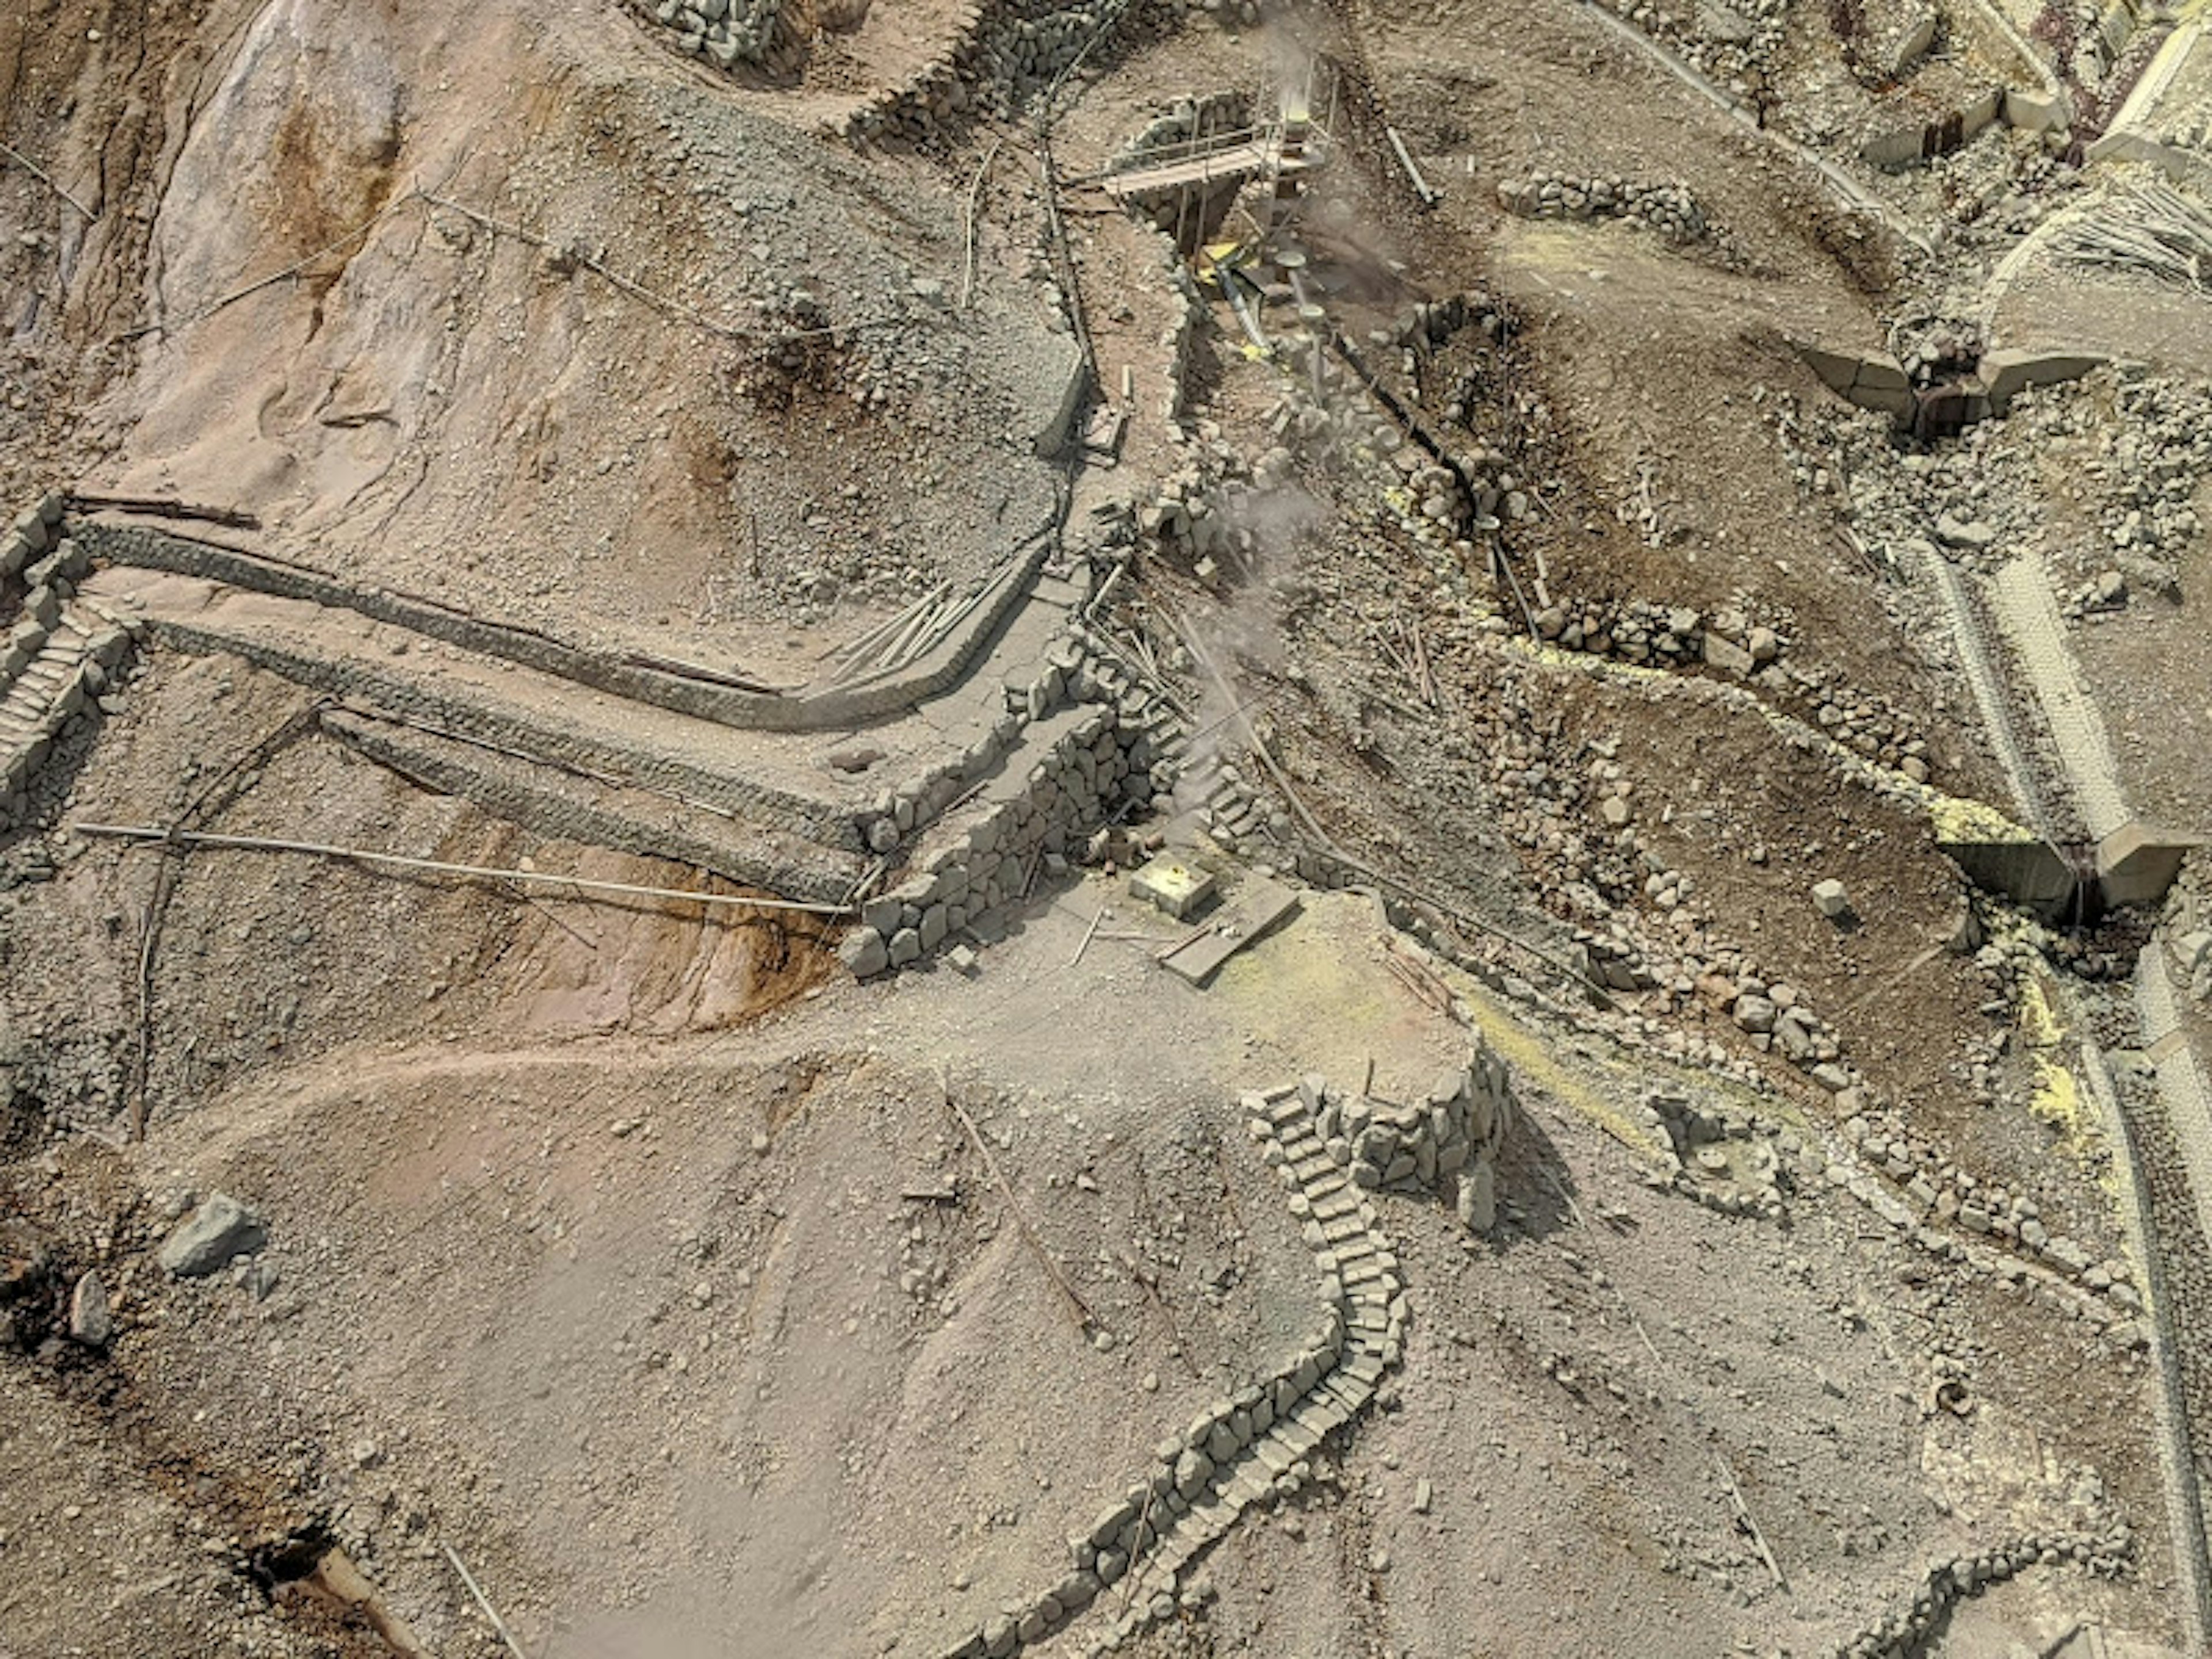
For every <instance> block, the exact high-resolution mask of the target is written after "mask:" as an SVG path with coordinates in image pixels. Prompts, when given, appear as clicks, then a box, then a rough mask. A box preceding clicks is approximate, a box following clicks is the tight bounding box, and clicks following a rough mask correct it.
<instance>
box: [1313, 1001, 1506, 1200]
mask: <svg viewBox="0 0 2212 1659" xmlns="http://www.w3.org/2000/svg"><path fill="white" fill-rule="evenodd" d="M1316 1083H1317V1080H1316V1079H1309V1083H1308V1088H1309V1091H1310V1092H1316V1093H1317V1094H1318V1095H1319V1097H1320V1099H1321V1101H1322V1105H1321V1111H1320V1116H1319V1121H1320V1127H1321V1135H1322V1145H1323V1146H1326V1147H1327V1148H1328V1155H1329V1157H1330V1158H1332V1159H1334V1161H1335V1163H1336V1164H1337V1167H1338V1168H1340V1169H1341V1170H1345V1171H1346V1173H1347V1174H1348V1175H1349V1176H1351V1177H1352V1184H1353V1185H1354V1186H1356V1187H1358V1188H1362V1189H1363V1190H1364V1191H1368V1192H1374V1191H1377V1190H1381V1191H1384V1192H1395V1193H1422V1192H1427V1191H1430V1190H1432V1189H1434V1188H1436V1187H1437V1184H1438V1183H1439V1182H1444V1183H1448V1184H1449V1185H1450V1186H1451V1187H1452V1188H1453V1190H1454V1191H1455V1194H1457V1195H1458V1200H1459V1206H1460V1211H1461V1217H1462V1219H1463V1220H1465V1221H1466V1222H1467V1224H1468V1226H1470V1227H1471V1228H1473V1229H1474V1230H1475V1231H1478V1232H1484V1231H1488V1230H1489V1229H1490V1227H1491V1226H1492V1225H1493V1224H1494V1223H1495V1221H1496V1219H1497V1170H1496V1164H1497V1157H1498V1147H1499V1146H1500V1145H1501V1144H1502V1143H1503V1142H1504V1138H1505V1131H1506V1127H1507V1126H1508V1125H1509V1124H1510V1122H1511V1121H1512V1120H1513V1117H1514V1115H1515V1114H1516V1111H1517V1109H1518V1108H1517V1107H1516V1104H1515V1102H1514V1098H1513V1088H1512V1084H1511V1081H1510V1079H1509V1078H1508V1077H1507V1074H1506V1070H1505V1065H1504V1061H1503V1060H1499V1059H1498V1056H1497V1055H1496V1054H1492V1053H1491V1052H1490V1050H1489V1048H1488V1047H1487V1045H1486V1044H1485V1043H1484V1042H1483V1041H1482V1039H1481V1037H1480V1035H1478V1036H1476V1038H1475V1046H1474V1054H1472V1056H1471V1057H1470V1058H1469V1059H1468V1063H1467V1065H1466V1066H1463V1067H1462V1068H1461V1069H1459V1070H1457V1071H1455V1072H1453V1073H1450V1074H1449V1076H1447V1077H1445V1078H1443V1079H1441V1080H1440V1081H1439V1082H1438V1083H1437V1085H1436V1086H1435V1087H1433V1088H1431V1090H1430V1091H1429V1092H1428V1094H1427V1095H1426V1096H1425V1097H1424V1098H1422V1099H1420V1100H1418V1101H1410V1102H1392V1101H1388V1100H1383V1099H1380V1098H1378V1097H1375V1096H1372V1095H1366V1094H1359V1093H1354V1092H1351V1091H1346V1090H1343V1089H1340V1088H1317V1087H1316Z"/></svg>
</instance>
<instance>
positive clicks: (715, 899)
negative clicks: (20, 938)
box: [70, 823, 852, 916]
mask: <svg viewBox="0 0 2212 1659" xmlns="http://www.w3.org/2000/svg"><path fill="white" fill-rule="evenodd" d="M70 829H71V830H72V831H73V832H74V833H76V834H77V835H80V836H97V837H100V838H101V839H104V840H108V841H134V842H158V843H160V844H161V845H163V846H169V847H185V848H210V849H212V850H215V851H219V852H240V853H301V854H307V856H309V857H311V858H325V859H344V860H349V861H351V862H354V863H358V864H382V865H390V866H392V867H393V868H394V869H399V870H422V871H427V872H431V873H433V874H436V875H442V876H475V877H478V878H483V879H485V880H490V881H523V882H529V881H535V882H542V883H544V884H545V885H547V886H550V887H575V888H582V889H585V890H589V891H592V892H599V893H621V894H624V895H627V896H630V897H632V898H659V899H675V900H678V901H681V902H684V903H689V904H720V905H725V906H728V907H730V908H736V909H744V910H799V911H804V912H805V913H806V914H807V915H817V916H844V915H851V914H852V911H851V908H849V907H848V906H846V905H842V904H805V903H801V902H799V901H798V900H796V899H763V898H745V897H741V896H738V895H737V894H734V893H690V892H685V891H684V890H683V889H681V888H676V887H646V886H641V885H639V884H636V883H635V882H626V881H599V880H595V879H593V878H590V877H587V876H563V875H556V874H554V873H552V872H548V871H544V870H508V869H500V868H496V867H495V866H490V865H483V864H450V863H447V862H445V861H443V860H438V859H418V858H412V857H410V856H409V855H408V854H404V853H377V852H372V851H369V850H368V849H367V848H359V847H325V846H324V845H322V844H320V843H319V842H308V841H285V840H282V839H280V838H277V837H276V836H214V835H206V834H204V833H202V832H200V831H198V830H196V829H161V828H160V827H159V826H157V825H151V824H131V823H76V824H71V825H70Z"/></svg>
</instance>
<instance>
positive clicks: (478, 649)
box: [75, 523, 1053, 732]
mask: <svg viewBox="0 0 2212 1659" xmlns="http://www.w3.org/2000/svg"><path fill="white" fill-rule="evenodd" d="M75 533H76V538H77V539H78V540H79V541H80V542H81V543H82V544H83V545H84V546H85V547H86V549H87V550H88V551H89V552H90V553H91V554H92V556H94V557H96V558H102V559H106V560H109V561H111V562H114V563H117V564H126V565H132V566H136V567H137V568H143V569H151V570H169V571H174V572H177V573H179V574H183V575H188V576H197V577H200V578H202V579H204V580H210V581H218V582H222V583H224V584H226V585H228V586H232V587H240V588H245V589H247V590H249V591H251V592H259V593H268V594H271V595H274V596H275V597H276V598H278V599H298V600H301V601H303V602H305V603H307V604H311V605H325V606H329V607H331V608H332V609H335V610H343V611H354V612H356V614H358V615H361V616H364V617H368V618H369V619H370V620H372V621H374V622H380V623H388V624H390V625H391V626H392V627H395V628H404V629H409V630H410V631H412V632H415V633H418V634H422V635H425V636H427V637H428V638H431V639H435V640H441V641H445V642H446V643H447V644H448V645H454V646H459V647H461V648H462V649H463V650H466V651H471V652H475V653H477V654H479V655H483V656H489V657H496V658H500V659H503V660H505V661H508V662H513V663H519V664H520V665H522V666H524V667H526V668H532V669H535V670H537V671H539V672H540V673H546V674H553V675H556V676H558V677H559V678H562V679H567V680H573V681H574V682H575V683H576V684H580V685H588V686H590V687H592V689H593V690H599V691H605V692H606V693H608V694H609V695H610V696H618V697H624V698H627V699H629V700H630V701H631V702H643V703H650V704H652V705H653V707H655V708H666V709H669V710H671V711H672V712H674V713H677V714H690V715H691V716H693V717H694V718H696V719H699V720H712V721H714V722H715V723H716V724H717V725H720V726H737V727H740V728H743V729H747V730H752V731H763V732H817V731H826V730H835V729H842V728H846V727H851V726H860V725H862V724H865V723H866V722H868V721H870V720H878V719H881V718H882V717H884V715H887V714H892V713H894V712H896V711H897V710H899V709H902V708H905V707H907V706H908V704H911V703H915V702H926V701H927V700H928V699H929V698H931V697H934V696H940V695H942V694H943V693H944V692H945V690H948V689H949V688H950V687H951V686H952V685H954V684H957V683H958V681H959V680H960V679H961V678H962V677H963V675H965V674H966V672H967V671H968V670H969V667H970V666H971V665H973V663H974V661H975V657H976V655H977V654H978V653H980V652H981V650H982V648H983V647H984V646H985V645H986V644H987V642H988V641H989V640H990V639H991V638H992V636H993V635H994V634H995V633H996V632H997V631H998V629H999V628H1000V624H1002V623H1004V622H1005V621H1006V617H1008V615H1009V614H1010V613H1011V612H1012V610H1013V608H1014V606H1015V605H1018V604H1019V603H1020V602H1021V601H1022V600H1023V599H1025V598H1026V597H1027V596H1028V593H1029V589H1030V584H1031V583H1032V582H1033V581H1034V580H1036V574H1037V572H1038V571H1039V570H1040V569H1042V568H1043V564H1044V561H1045V558H1046V557H1047V556H1048V555H1049V553H1050V552H1051V550H1052V544H1053V538H1052V537H1051V535H1050V534H1049V533H1045V534H1041V535H1039V536H1037V537H1036V538H1033V539H1032V540H1031V541H1030V542H1029V543H1028V544H1025V545H1024V547H1023V548H1022V549H1021V550H1020V551H1019V552H1018V553H1017V554H1016V556H1015V557H1014V559H1013V560H1012V562H1010V564H1009V565H1008V567H1007V568H1006V570H1004V571H1003V572H1001V573H1000V575H998V576H996V577H994V578H993V579H992V580H993V581H994V583H996V584H998V586H997V588H996V591H995V592H991V593H990V594H989V596H988V597H987V599H986V601H985V602H984V603H982V604H981V605H977V606H976V607H975V611H973V612H972V613H971V614H970V616H969V618H968V619H967V621H966V622H965V623H963V626H962V627H961V628H959V629H956V630H955V632H954V633H953V634H952V635H949V636H948V637H947V638H946V639H945V640H944V641H941V642H940V643H939V645H938V646H937V647H935V648H934V649H933V650H932V651H930V652H928V653H926V654H925V655H924V656H923V657H921V659H917V660H916V661H915V662H913V663H910V664H907V665H903V666H902V667H901V668H900V669H899V670H898V671H896V673H894V674H892V675H890V676H889V677H886V678H880V679H876V680H871V681H864V682H862V683H860V684H856V685H852V686H846V687H839V688H836V689H835V690H827V691H822V692H817V693H811V694H808V695H805V696H781V695H776V694H772V693H763V692H754V691H743V690H738V689H736V688H735V687H732V686H726V685H718V684H714V683H713V682H711V681H707V680H693V679H688V678H684V677H683V676H681V675H677V674H669V673H664V672H660V671H656V670H653V669H648V668H641V667H638V666H636V665H634V664H630V663H626V662H623V660H621V659H619V658H617V657H615V656H612V655H611V654H609V653H605V652H600V651H592V650H587V649H585V648H583V647H578V646H574V645H569V644H567V643H564V642H563V641H559V640H556V639H553V638H551V637H550V636H549V635H544V634H540V633H538V632H536V631H535V630H533V629H526V628H520V627H516V626H513V625H512V624H508V623H490V622H485V621H483V620H481V619H480V618H477V617H471V616H468V615H466V614H465V613H464V612H461V611H453V610H450V609H447V608H446V607H444V606H442V605H437V604H435V603H433V602H432V601H429V600H427V599H415V598H410V597H409V596H407V595H404V594H398V593H393V592H389V591H387V590H384V589H380V588H357V587H351V586H347V585H346V584H345V583H343V582H341V581H338V580H336V579H335V578H333V577H330V576H326V575H324V574H321V573H320V572H318V571H314V570H311V569H309V568H307V567H306V566H304V565H298V564H293V563H289V562H285V561H283V560H277V559H272V558H270V557H268V556H264V555H259V554H252V553H245V552H240V551H239V550H235V549H231V548H223V547H219V546H217V545H216V544H214V543H211V542H201V541H193V540H190V539H187V538H183V537H179V536H173V535H169V534H167V533H165V532H160V531H154V530H147V529H143V528H141V527H139V526H118V525H106V524H99V523H88V524H84V525H82V526H78V527H77V529H76V532H75Z"/></svg>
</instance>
